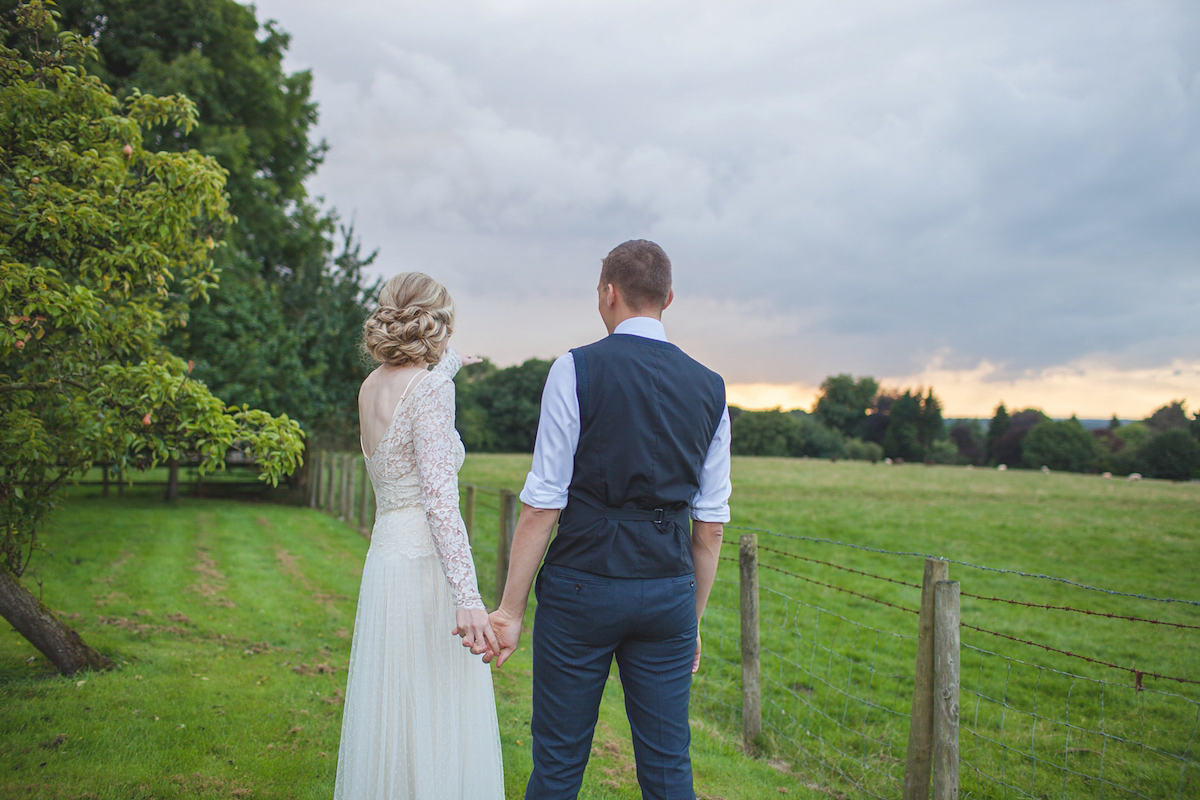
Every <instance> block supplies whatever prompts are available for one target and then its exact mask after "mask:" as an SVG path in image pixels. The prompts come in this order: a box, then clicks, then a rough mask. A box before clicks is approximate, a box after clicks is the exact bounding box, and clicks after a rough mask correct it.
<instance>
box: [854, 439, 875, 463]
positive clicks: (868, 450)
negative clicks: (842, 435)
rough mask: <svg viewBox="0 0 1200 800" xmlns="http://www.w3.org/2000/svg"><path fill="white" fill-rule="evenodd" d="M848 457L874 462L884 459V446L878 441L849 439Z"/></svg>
mask: <svg viewBox="0 0 1200 800" xmlns="http://www.w3.org/2000/svg"><path fill="white" fill-rule="evenodd" d="M846 458H849V459H853V460H854V461H870V462H871V463H872V464H874V463H876V462H877V461H881V460H882V459H883V446H882V445H881V444H879V443H878V442H864V441H863V440H862V439H847V440H846Z"/></svg>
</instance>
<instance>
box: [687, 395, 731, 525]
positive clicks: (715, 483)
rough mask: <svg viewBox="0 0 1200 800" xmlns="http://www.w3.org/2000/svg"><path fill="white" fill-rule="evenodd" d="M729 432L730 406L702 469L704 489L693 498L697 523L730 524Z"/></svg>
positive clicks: (693, 511)
mask: <svg viewBox="0 0 1200 800" xmlns="http://www.w3.org/2000/svg"><path fill="white" fill-rule="evenodd" d="M729 431H730V425H729V408H728V407H726V408H725V411H724V413H722V414H721V421H720V422H719V423H717V432H716V433H714V434H713V438H712V442H710V443H709V445H708V453H707V454H706V455H705V457H704V466H703V467H701V469H700V488H699V489H698V490H697V491H696V495H695V496H694V497H693V498H692V519H694V520H699V521H700V522H729V495H730V494H732V493H733V483H732V482H731V481H730V479H729V443H730V441H731V437H730V432H729Z"/></svg>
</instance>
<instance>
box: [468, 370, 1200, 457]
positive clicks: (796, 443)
mask: <svg viewBox="0 0 1200 800" xmlns="http://www.w3.org/2000/svg"><path fill="white" fill-rule="evenodd" d="M551 363H552V362H550V361H546V360H543V359H536V358H533V359H529V360H528V361H526V362H525V363H523V364H520V365H518V366H514V367H508V368H507V369H498V368H497V367H496V366H495V365H494V364H492V363H491V362H489V361H486V360H485V361H483V362H482V363H480V364H473V365H471V366H469V367H466V368H465V369H463V370H462V371H461V372H460V373H459V375H458V378H457V379H456V383H457V384H458V430H459V433H460V434H461V435H462V438H463V442H464V444H465V445H466V447H467V450H469V451H472V452H509V453H512V452H526V453H527V452H532V450H533V443H534V439H535V438H536V436H537V423H538V412H539V409H540V404H541V393H542V386H543V385H544V384H545V382H546V374H547V372H549V370H550V364H551ZM729 413H730V417H731V419H732V421H733V452H734V454H735V455H746V456H791V457H810V458H832V459H854V460H861V461H881V460H883V459H885V458H888V459H891V460H892V461H893V462H897V461H901V462H918V463H933V464H971V465H975V466H985V465H988V466H999V465H1000V464H1004V465H1006V466H1008V467H1014V468H1027V469H1040V468H1042V467H1048V468H1050V469H1052V470H1056V471H1066V472H1096V473H1099V472H1111V473H1113V474H1116V475H1128V474H1130V473H1134V472H1137V473H1140V474H1142V475H1145V476H1146V477H1153V478H1169V479H1172V480H1187V479H1189V478H1192V477H1200V413H1197V414H1194V415H1192V416H1191V417H1189V416H1188V414H1187V411H1186V408H1185V404H1184V402H1183V401H1176V402H1173V403H1169V404H1167V405H1165V406H1163V407H1162V408H1160V409H1158V410H1157V411H1155V412H1154V413H1152V414H1151V415H1150V416H1148V417H1147V418H1146V419H1145V420H1142V421H1140V422H1132V423H1128V424H1124V425H1123V424H1121V422H1120V421H1119V420H1118V419H1117V418H1116V417H1115V416H1114V417H1113V419H1112V422H1111V423H1109V426H1108V427H1107V428H1102V429H1098V430H1091V431H1089V430H1087V429H1086V428H1084V427H1083V425H1082V424H1081V423H1080V422H1079V420H1078V419H1076V418H1074V417H1072V418H1071V419H1068V420H1052V419H1050V418H1049V417H1048V416H1046V414H1044V413H1043V412H1042V411H1040V410H1039V409H1036V408H1026V409H1023V410H1020V411H1016V412H1013V413H1009V411H1008V409H1007V408H1006V407H1005V406H1004V404H1003V403H1001V404H1000V405H999V406H997V408H996V412H995V414H994V415H993V417H992V419H991V420H990V421H988V422H987V423H986V424H985V423H983V422H981V421H980V420H975V419H970V420H955V421H949V422H947V421H946V420H945V419H943V416H942V405H941V402H940V401H939V400H938V398H937V396H936V395H935V394H934V392H933V390H932V389H925V388H918V389H904V390H896V389H884V388H882V387H881V386H880V385H879V382H878V381H876V380H875V379H874V378H871V377H861V378H858V379H855V378H854V377H852V376H850V375H835V376H831V377H829V378H826V379H825V381H824V382H823V383H822V384H821V393H820V395H819V396H818V397H817V402H816V404H815V405H814V407H813V410H812V411H811V412H807V411H802V410H799V409H797V410H794V411H782V410H779V409H775V410H772V411H746V410H744V409H741V408H738V407H736V406H731V407H730V409H729Z"/></svg>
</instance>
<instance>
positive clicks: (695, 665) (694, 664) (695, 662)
mask: <svg viewBox="0 0 1200 800" xmlns="http://www.w3.org/2000/svg"><path fill="white" fill-rule="evenodd" d="M484 660H485V661H486V660H487V658H486V657H485V658H484ZM699 670H700V634H699V633H697V634H696V657H695V658H693V659H692V674H693V675H695V674H696V673H697V672H698V671H699Z"/></svg>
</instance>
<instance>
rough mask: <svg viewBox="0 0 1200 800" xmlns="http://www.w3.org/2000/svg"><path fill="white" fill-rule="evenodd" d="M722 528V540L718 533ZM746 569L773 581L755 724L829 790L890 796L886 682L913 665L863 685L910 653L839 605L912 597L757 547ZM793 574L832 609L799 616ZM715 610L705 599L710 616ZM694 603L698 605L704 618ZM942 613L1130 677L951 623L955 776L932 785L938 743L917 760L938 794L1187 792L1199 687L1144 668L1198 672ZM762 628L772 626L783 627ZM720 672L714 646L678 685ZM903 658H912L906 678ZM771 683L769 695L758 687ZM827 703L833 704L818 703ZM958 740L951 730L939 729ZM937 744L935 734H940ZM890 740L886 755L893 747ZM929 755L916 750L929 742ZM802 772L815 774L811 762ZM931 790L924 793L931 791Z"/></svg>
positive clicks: (893, 776) (991, 598)
mask: <svg viewBox="0 0 1200 800" xmlns="http://www.w3.org/2000/svg"><path fill="white" fill-rule="evenodd" d="M726 529H727V530H750V531H752V532H754V533H761V534H764V535H766V536H768V537H775V538H776V540H790V541H793V542H797V543H803V544H804V545H807V544H809V543H815V544H835V545H839V546H846V547H850V548H854V549H859V550H868V551H871V552H875V553H879V554H882V555H888V556H909V555H923V554H916V553H902V552H898V551H885V550H883V549H881V548H870V547H864V546H859V545H855V544H853V543H846V542H837V541H835V540H830V539H819V538H817V537H809V536H796V535H789V534H778V533H775V532H773V531H765V530H764V529H761V528H759V529H747V528H745V527H743V526H733V525H730V526H726ZM726 544H729V545H730V546H732V545H733V543H730V542H727V543H726ZM759 549H760V550H761V551H762V554H763V555H764V556H766V555H770V556H772V557H773V558H774V559H775V560H776V561H778V560H780V559H787V560H798V561H802V562H806V563H809V564H813V565H814V566H816V567H823V568H826V569H829V570H831V571H833V570H836V571H838V572H842V573H848V574H852V575H854V576H855V577H856V578H857V579H860V580H862V581H867V582H872V581H878V582H879V583H880V585H884V584H889V585H892V586H895V587H896V588H897V589H898V590H900V591H903V590H904V589H910V588H912V589H915V588H919V587H918V586H917V584H915V583H912V582H910V581H906V580H903V579H901V578H896V577H892V576H891V575H881V574H877V573H876V572H870V571H867V570H863V569H855V568H854V567H850V566H847V565H844V564H837V563H834V562H832V561H826V560H824V559H819V558H814V557H811V556H809V555H806V554H804V553H798V552H792V551H789V550H783V549H780V548H778V547H770V546H764V545H760V547H759ZM733 560H734V559H731V558H729V557H727V556H723V557H722V559H721V569H722V570H724V569H725V568H726V567H727V566H728V565H729V564H730V562H732V561H733ZM949 563H959V564H961V565H963V566H967V567H971V568H974V569H985V570H988V571H991V572H996V573H1007V574H1013V575H1016V576H1019V577H1040V578H1041V577H1044V578H1048V579H1050V580H1056V581H1058V582H1060V583H1064V584H1069V585H1072V586H1076V587H1077V588H1080V589H1085V590H1091V591H1101V592H1104V593H1106V594H1112V595H1120V596H1124V597H1128V598H1131V599H1137V600H1155V601H1163V600H1164V598H1155V597H1152V596H1150V595H1146V594H1139V593H1130V592H1117V591H1113V590H1106V589H1098V588H1097V587H1093V586H1089V585H1087V584H1082V583H1078V582H1075V581H1068V580H1065V579H1061V580H1060V579H1057V578H1054V577H1053V576H1042V575H1036V574H1033V573H1022V572H1020V571H1018V570H1002V569H997V568H988V567H983V566H980V565H976V564H971V563H969V562H957V561H950V562H949ZM759 569H760V570H762V571H763V574H764V575H774V576H776V580H775V581H774V584H775V585H774V586H767V585H764V586H763V587H762V591H763V601H762V624H763V626H764V636H763V639H764V644H763V649H762V654H761V661H762V665H763V667H762V668H763V671H764V680H763V691H764V693H765V695H764V697H763V700H762V705H763V709H764V715H765V716H766V717H767V718H766V719H764V729H765V730H766V731H767V732H768V733H770V734H772V735H774V736H776V741H775V742H774V752H775V754H776V755H777V756H782V757H784V758H785V759H786V760H788V761H790V762H791V763H793V764H794V765H796V766H797V767H800V768H805V769H809V770H814V771H816V772H818V773H822V774H823V782H825V783H826V784H829V785H831V786H833V787H834V788H836V789H838V790H843V791H845V790H853V792H852V793H853V794H856V795H863V796H871V797H885V796H886V797H894V796H897V795H898V794H900V786H899V784H900V780H901V775H900V768H899V760H900V759H901V758H903V757H905V756H908V758H909V760H911V757H912V752H911V751H912V746H913V740H911V739H910V741H909V745H908V748H907V749H908V751H909V752H907V753H906V752H905V750H906V748H905V747H904V743H903V742H902V740H901V736H902V734H903V733H904V731H903V727H904V726H897V725H896V724H895V722H896V721H898V720H900V719H901V718H904V717H905V716H906V715H905V714H904V710H903V709H902V708H901V703H900V702H898V698H900V697H902V695H903V694H904V692H903V689H904V687H905V686H908V687H915V683H914V681H915V680H916V678H914V677H912V674H911V673H910V677H907V678H903V677H901V678H897V677H896V675H892V676H890V677H891V679H892V681H893V682H892V684H891V686H890V687H889V688H891V690H892V691H891V692H890V699H884V700H883V701H882V702H881V701H880V693H879V692H878V691H877V689H878V684H879V678H880V677H881V676H882V675H883V674H885V670H881V665H883V664H885V663H887V664H888V667H890V668H891V669H892V670H896V669H897V668H898V666H899V665H902V664H904V662H908V663H909V664H910V665H911V664H912V663H914V662H913V661H912V660H910V659H913V658H914V657H915V655H916V653H915V650H916V648H913V647H904V648H886V647H882V646H881V643H883V642H885V641H886V640H888V639H889V637H884V636H882V633H884V631H882V630H881V629H879V628H874V629H873V630H874V631H876V633H875V634H870V633H869V632H870V630H872V628H871V626H867V625H864V624H863V623H861V622H859V621H858V620H857V619H854V617H855V616H856V613H855V612H856V609H855V606H857V607H858V608H866V607H865V606H863V605H862V603H860V602H859V601H870V602H872V603H875V602H878V603H881V604H882V605H885V606H889V607H890V608H889V609H885V610H884V611H881V612H875V614H876V618H877V619H883V617H879V616H878V614H886V615H889V616H887V617H886V619H887V621H888V622H889V623H890V622H892V621H893V620H892V619H891V616H894V615H892V609H895V610H896V611H907V612H911V611H912V609H911V608H907V607H905V606H904V605H901V604H899V603H893V602H890V600H885V599H883V598H880V597H874V596H872V595H871V594H869V593H866V592H864V591H858V589H860V588H861V587H859V586H855V587H854V588H850V587H846V586H839V585H837V584H836V583H833V582H828V578H826V576H825V575H822V574H821V573H820V572H819V571H818V572H814V573H811V574H812V575H817V576H818V577H810V575H803V574H799V573H797V572H794V571H792V570H788V569H785V568H783V567H779V566H776V565H775V564H770V563H760V564H759ZM834 574H836V573H834ZM820 578H826V580H821V579H820ZM802 585H808V586H810V587H820V589H821V590H828V596H829V597H830V599H833V598H836V597H838V596H843V597H847V598H848V599H847V600H846V602H847V603H848V608H847V610H846V611H845V612H844V613H841V614H837V613H836V612H834V613H833V614H832V615H830V616H826V615H824V614H820V613H818V614H815V615H810V616H809V617H805V615H804V614H802V613H799V610H800V609H803V608H804V603H805V601H803V600H802V599H800V597H799V596H798V594H799V593H798V592H797V591H795V589H798V588H799V587H801V586H802ZM793 587H794V588H793ZM960 594H961V596H962V597H967V598H973V599H977V600H981V601H987V602H996V601H999V602H1002V603H1008V604H1010V605H1014V606H1023V607H1026V608H1029V609H1033V610H1035V611H1039V612H1041V611H1068V610H1069V611H1072V612H1075V613H1082V614H1087V615H1088V616H1087V618H1089V619H1095V618H1097V617H1106V618H1108V619H1110V620H1113V621H1114V622H1115V623H1116V624H1135V623H1153V624H1157V625H1160V626H1168V627H1170V628H1172V629H1173V630H1174V632H1175V633H1176V634H1177V635H1185V634H1187V632H1188V631H1190V630H1195V629H1197V627H1198V626H1195V625H1190V624H1187V623H1176V622H1171V621H1164V620H1151V619H1147V618H1146V617H1140V616H1137V615H1133V614H1119V613H1110V612H1103V611H1092V610H1090V609H1082V608H1077V607H1075V606H1060V605H1055V604H1050V603H1041V602H1031V601H1029V600H1024V599H1022V600H1015V599H1012V598H1006V597H997V596H996V595H997V594H1000V593H997V592H994V593H993V594H991V595H987V594H975V593H971V592H966V591H962V592H961V593H960ZM772 598H774V599H772ZM731 599H732V598H731V597H730V596H729V593H728V592H719V591H716V590H715V589H714V593H713V600H711V601H710V609H712V610H716V609H717V608H719V607H721V606H725V605H727V604H728V603H729V602H730V600H731ZM1166 602H1179V603H1184V604H1190V603H1191V601H1186V600H1178V599H1167V600H1166ZM811 605H815V604H811ZM721 616H722V615H721V614H718V615H717V616H716V617H715V619H719V618H720V617H721ZM724 616H728V614H725V615H724ZM905 616H906V615H900V616H899V617H896V619H895V620H894V621H895V623H896V624H897V625H899V626H901V627H900V629H901V630H903V628H904V627H906V626H907V625H911V623H905V622H904V621H903V618H904V617H905ZM707 619H708V618H707V616H706V623H707ZM909 619H911V618H909ZM831 623H834V624H831ZM846 623H850V624H846ZM707 628H708V626H707V624H706V629H707ZM772 628H777V629H778V631H779V632H781V633H786V638H790V639H791V640H792V641H793V642H794V643H795V644H794V646H793V647H792V649H790V650H788V649H786V648H780V647H777V646H776V645H774V644H772V643H771V639H772V637H771V636H770V635H769V634H768V633H767V630H770V629H772ZM953 628H954V630H955V632H957V631H959V630H961V631H962V632H963V633H964V634H965V633H969V632H976V633H986V634H989V635H996V636H1000V637H1002V638H1003V639H1005V640H1010V641H1013V642H1014V643H1018V644H1021V645H1026V646H1028V645H1033V646H1036V647H1039V648H1042V649H1044V650H1048V651H1050V652H1052V653H1055V654H1056V655H1060V656H1064V657H1068V658H1074V659H1080V660H1082V661H1083V662H1087V663H1090V664H1092V665H1095V666H1099V667H1103V668H1114V667H1115V668H1117V669H1121V670H1124V671H1127V672H1129V673H1130V674H1131V675H1132V676H1133V678H1134V680H1133V682H1132V685H1130V684H1124V683H1122V684H1118V683H1114V682H1111V681H1105V680H1103V679H1100V678H1097V677H1094V676H1090V675H1081V674H1077V673H1076V672H1073V671H1069V670H1067V669H1059V668H1057V667H1055V666H1052V665H1049V664H1037V663H1033V662H1032V661H1027V660H1022V659H1020V658H1016V657H1013V656H1011V655H1008V654H1003V653H998V652H996V651H993V650H987V649H984V648H980V647H978V646H977V645H975V644H974V643H973V642H971V641H969V640H967V639H966V638H965V637H964V638H963V639H962V641H961V642H960V644H959V646H958V648H956V649H955V652H957V653H959V654H961V659H962V660H961V664H960V666H961V673H960V674H959V677H958V681H957V686H958V690H959V692H960V695H961V701H962V706H963V711H962V719H961V720H957V724H958V725H959V726H961V738H962V750H961V752H959V753H958V756H957V757H956V758H954V759H952V761H953V764H954V765H961V768H962V772H961V774H960V775H958V776H957V779H956V780H951V779H950V778H945V779H944V780H941V785H940V786H939V777H938V776H939V774H940V775H942V776H943V777H944V776H946V775H947V774H948V769H947V768H949V767H950V766H951V763H950V762H951V759H949V758H948V757H944V758H943V767H944V768H943V770H942V771H941V772H940V773H939V772H938V771H936V770H935V771H934V772H933V784H934V789H935V791H936V792H941V793H942V794H943V796H952V794H948V793H947V792H949V788H948V785H947V784H948V783H955V786H954V787H953V788H954V789H955V790H956V791H959V790H961V791H962V792H963V793H965V794H971V795H972V796H979V797H1009V796H1013V797H1038V798H1041V797H1049V796H1061V797H1064V798H1066V797H1079V796H1099V797H1138V798H1140V797H1177V798H1180V799H1181V800H1182V798H1184V797H1196V796H1200V778H1198V777H1197V776H1198V775H1200V762H1197V759H1196V754H1195V752H1194V747H1195V746H1196V738H1197V732H1198V731H1200V699H1198V697H1197V696H1192V695H1191V694H1180V693H1176V692H1168V691H1162V690H1159V689H1156V688H1154V687H1152V686H1150V685H1148V683H1147V682H1146V681H1148V680H1151V679H1155V678H1157V679H1159V680H1172V681H1175V682H1177V683H1181V684H1183V685H1185V686H1190V685H1195V684H1197V683H1200V681H1195V680H1192V679H1191V678H1180V677H1178V676H1172V675H1168V674H1164V673H1165V672H1166V671H1165V670H1162V671H1154V670H1151V669H1150V668H1148V667H1147V668H1142V669H1138V668H1136V667H1124V666H1121V665H1119V664H1114V663H1112V662H1109V661H1106V660H1103V659H1100V658H1094V657H1092V656H1088V655H1084V654H1081V653H1077V652H1072V650H1068V649H1066V648H1060V647H1054V646H1052V645H1046V644H1041V643H1038V642H1034V641H1031V640H1029V639H1025V638H1022V637H1018V636H1014V635H1012V634H1008V633H1004V632H1002V631H996V630H992V629H990V628H985V627H983V626H978V625H973V624H971V623H969V622H963V621H961V620H960V621H958V622H957V623H956V624H954V626H953ZM1160 629H1161V628H1160ZM890 633H893V634H894V633H895V631H890ZM864 634H867V636H864ZM872 636H873V638H871V637H872ZM774 638H775V640H776V641H779V640H781V638H784V637H778V636H777V637H774ZM890 640H891V641H900V640H899V639H898V638H897V637H896V636H892V637H890ZM1172 641H1174V640H1172ZM801 644H802V645H803V646H804V647H806V648H808V650H807V652H806V653H805V655H806V656H807V658H798V657H796V650H795V648H796V647H798V646H800V645H801ZM1076 649H1077V648H1076ZM889 662H890V663H889ZM839 665H840V666H839ZM723 673H724V674H723ZM728 673H729V670H728V669H727V667H726V666H725V664H723V663H720V662H718V663H716V664H715V665H714V669H711V670H709V671H708V674H705V671H704V670H702V672H701V674H700V675H698V676H697V682H696V689H695V690H694V691H695V694H696V696H697V697H698V699H699V701H700V702H699V704H700V706H701V707H702V708H703V709H704V710H705V711H708V710H710V709H713V708H720V706H719V704H718V703H717V702H716V701H718V700H725V701H730V700H733V698H734V697H736V695H734V694H732V693H729V692H725V693H722V691H721V686H722V683H723V682H724V681H726V680H728V678H729V677H730V676H729V675H728ZM919 673H920V668H919V666H918V675H917V678H919ZM919 693H920V692H919V691H914V709H913V713H912V715H911V716H909V717H908V720H909V724H908V726H907V727H908V729H909V733H912V731H913V729H914V728H915V727H916V722H917V709H916V699H915V698H916V695H918V694H919ZM771 694H774V695H775V696H774V697H768V696H766V695H771ZM883 694H884V695H887V694H889V693H888V692H884V693H883ZM835 701H836V702H835ZM831 704H832V705H833V706H834V707H836V710H837V711H838V712H839V713H831V711H830V707H831ZM796 709H799V710H800V711H801V714H800V715H797V714H796V713H794V712H795V710H796ZM728 716H729V714H728V713H725V714H724V718H726V719H727V718H728ZM889 720H890V721H891V722H889ZM731 727H732V726H731ZM919 738H920V737H918V739H919ZM958 740H959V737H958V735H956V736H955V737H954V742H955V743H956V742H958ZM950 744H952V743H951V742H949V740H948V739H947V740H946V745H947V748H949V745H950ZM864 748H866V749H864ZM897 754H899V756H900V758H897ZM929 755H930V756H932V751H930V753H929ZM909 766H910V767H911V765H909ZM907 771H908V768H907V767H906V772H907ZM818 779H819V780H820V779H822V778H821V776H820V775H819V776H818ZM918 783H919V781H918ZM923 786H924V789H923V793H922V791H921V790H920V789H912V788H911V787H909V786H908V785H907V784H906V785H905V786H904V796H905V797H906V798H908V797H918V796H919V797H923V798H924V797H928V792H929V782H928V781H927V782H925V783H924V784H923ZM910 791H911V792H912V793H911V794H910ZM938 796H939V795H937V794H935V798H936V797H938Z"/></svg>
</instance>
